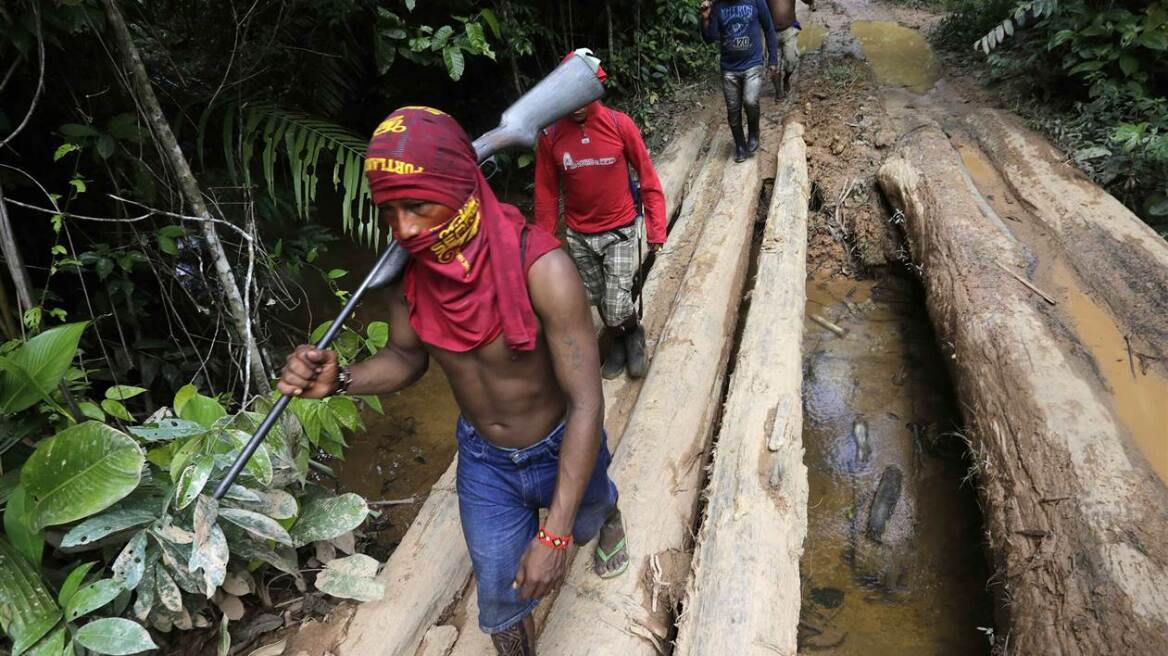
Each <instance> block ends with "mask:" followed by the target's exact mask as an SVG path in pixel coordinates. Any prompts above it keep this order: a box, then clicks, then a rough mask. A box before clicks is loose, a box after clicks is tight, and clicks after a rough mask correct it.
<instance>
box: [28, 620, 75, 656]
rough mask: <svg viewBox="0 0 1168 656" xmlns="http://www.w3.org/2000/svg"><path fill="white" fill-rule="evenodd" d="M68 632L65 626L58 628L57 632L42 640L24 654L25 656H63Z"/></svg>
mask: <svg viewBox="0 0 1168 656" xmlns="http://www.w3.org/2000/svg"><path fill="white" fill-rule="evenodd" d="M66 632H67V629H66V628H65V626H64V625H61V626H58V627H57V630H55V631H53V632H52V633H50V634H49V635H47V636H45V637H44V638H41V641H40V642H38V643H36V645H35V646H34V647H32V648H30V649H29V650H28V651H26V652H24V656H63V654H62V652H63V651H64V649H65V636H66V635H67V633H66Z"/></svg>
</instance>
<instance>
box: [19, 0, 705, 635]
mask: <svg viewBox="0 0 1168 656" xmlns="http://www.w3.org/2000/svg"><path fill="white" fill-rule="evenodd" d="M697 5H698V0H682V1H670V0H636V1H632V2H615V0H612V1H607V2H603V3H600V2H597V3H593V2H581V1H579V0H572V1H569V2H559V1H552V0H433V1H430V2H417V1H416V0H379V1H376V0H323V1H321V0H291V1H288V0H253V1H252V2H236V1H235V0H208V1H199V2H191V1H189V0H161V1H156V2H137V1H133V0H47V1H40V0H13V1H12V2H8V3H4V4H0V62H3V63H2V64H0V98H2V99H3V101H2V102H0V228H3V229H0V253H2V259H3V261H4V264H5V265H6V268H5V271H4V273H3V274H0V513H2V515H3V531H2V533H0V653H8V652H11V653H12V654H14V655H16V654H36V655H46V654H52V655H53V656H58V655H65V654H87V653H97V654H122V653H138V652H140V651H143V650H147V649H151V648H154V647H155V646H156V645H162V646H165V644H166V643H167V641H173V640H175V638H173V637H172V636H174V635H175V633H176V632H181V631H183V630H187V629H192V628H198V627H204V628H208V629H211V628H214V629H215V630H216V631H217V632H218V640H217V645H216V649H217V650H218V651H219V653H226V652H227V650H228V649H229V648H230V642H231V631H229V630H228V623H229V619H228V618H230V617H238V612H239V611H242V608H243V606H244V604H243V603H242V602H241V600H247V605H248V606H249V607H254V606H270V605H271V604H272V600H271V598H270V593H271V591H272V590H273V589H275V588H283V589H286V590H291V591H292V593H295V592H296V591H297V590H299V591H304V590H306V589H313V588H314V589H316V590H318V591H320V592H323V593H326V594H329V595H332V596H336V597H345V598H353V599H371V598H376V597H378V596H380V595H381V594H382V593H383V590H381V589H380V586H379V584H377V583H376V582H375V581H374V580H373V576H374V575H375V574H376V571H377V562H376V561H374V560H373V559H371V558H368V557H366V556H363V555H361V554H355V553H352V552H353V546H354V545H353V531H354V529H358V530H359V526H360V525H361V523H362V522H363V520H364V519H365V518H366V517H367V516H368V515H370V514H372V512H373V511H370V510H369V508H368V506H367V505H366V502H365V501H364V500H363V499H361V498H360V497H357V496H356V495H352V494H338V493H336V492H335V491H334V489H335V484H334V482H333V480H332V478H331V470H330V469H329V467H328V465H327V460H328V458H330V457H335V458H339V457H343V455H344V448H345V439H346V434H348V433H352V432H354V431H359V430H361V429H362V427H363V424H362V417H367V416H368V414H367V413H368V412H377V411H379V409H380V408H379V405H378V400H377V399H376V398H360V399H352V398H346V397H341V398H331V399H327V400H323V401H307V400H302V399H297V400H296V401H294V402H293V403H292V405H291V413H289V414H290V416H289V417H288V420H287V421H286V422H285V423H284V425H283V426H282V428H281V429H280V430H278V431H276V432H275V433H274V434H273V435H271V436H270V437H269V439H268V442H266V443H265V445H264V446H263V447H262V448H261V450H260V451H258V452H257V456H256V457H255V458H254V459H253V461H252V462H251V464H250V465H249V466H248V468H247V469H246V470H245V473H244V475H243V477H242V479H241V480H240V481H239V482H238V483H237V484H236V485H235V486H234V487H233V488H232V489H231V492H229V493H228V495H227V497H226V498H224V499H223V500H222V501H221V502H215V501H214V500H213V499H212V498H211V496H210V490H212V489H213V488H214V487H215V485H216V484H217V482H218V481H219V480H221V479H222V476H223V475H224V472H225V470H226V468H227V466H228V465H229V464H230V463H231V461H232V460H233V459H234V456H235V455H236V454H237V453H238V451H239V449H240V446H241V444H242V441H243V440H244V439H245V438H246V437H247V435H249V434H250V432H251V430H252V429H253V428H254V426H255V424H256V422H257V420H258V419H259V418H260V416H261V415H262V413H263V412H264V411H265V410H266V408H267V407H269V404H270V403H271V402H272V400H273V398H272V396H271V395H269V394H266V393H262V391H261V390H262V389H264V386H262V385H256V384H255V378H254V377H252V378H249V377H248V373H247V372H248V371H249V367H248V366H247V358H248V357H250V351H249V350H248V349H247V348H246V345H245V343H244V337H245V336H246V337H248V338H250V339H253V340H254V341H255V342H256V343H257V344H258V346H259V352H260V354H261V357H262V359H263V363H262V364H263V367H264V369H265V370H266V372H268V373H269V374H270V373H272V372H274V371H275V370H276V367H277V366H278V363H279V362H280V359H281V358H282V357H283V354H284V353H285V352H287V350H288V349H289V347H290V346H291V345H293V344H296V343H300V342H303V341H305V338H306V334H307V336H308V337H309V338H310V339H315V338H316V337H318V336H319V335H320V334H321V333H322V332H323V331H324V330H325V329H326V328H327V324H325V325H317V324H319V319H318V318H314V315H316V316H319V315H320V314H325V315H329V314H332V313H333V312H335V310H336V308H337V305H336V304H337V302H338V301H343V300H345V298H346V297H347V292H346V290H345V287H348V286H349V285H355V284H356V282H355V281H353V280H352V277H351V276H350V275H349V271H348V270H349V269H350V268H360V266H361V261H362V259H366V260H368V259H370V258H371V256H372V253H373V250H374V249H375V248H376V247H379V246H380V245H382V244H384V243H385V241H386V238H387V235H386V234H385V231H384V230H382V229H381V228H380V227H379V226H378V223H377V221H376V217H375V215H374V212H373V208H371V207H370V204H369V202H368V201H369V195H368V189H367V187H366V186H365V182H364V176H363V175H362V171H361V166H362V157H363V154H364V147H365V143H366V140H367V137H368V135H369V133H370V131H371V130H372V128H373V126H375V125H376V124H377V123H378V122H379V121H380V120H381V119H382V118H383V117H384V115H385V114H386V113H387V112H388V111H390V110H391V109H392V108H394V107H397V106H400V105H404V104H429V105H434V106H438V107H440V108H442V109H444V110H446V111H448V112H450V113H451V114H453V115H454V116H455V117H456V118H458V119H459V120H460V122H461V123H462V124H463V126H464V127H465V128H466V129H467V131H468V132H469V133H470V134H471V135H476V134H479V133H481V132H483V131H485V130H486V129H488V128H490V127H493V125H494V123H495V122H496V121H497V120H498V116H499V114H500V112H501V110H502V109H503V108H505V107H506V106H507V105H508V104H510V103H511V102H512V101H514V100H515V99H516V98H517V97H518V96H519V95H520V94H522V92H523V91H525V90H526V89H527V88H529V87H530V86H531V85H533V84H534V83H535V82H536V81H538V80H539V79H540V78H542V77H543V76H544V75H545V74H546V73H548V72H549V71H550V70H551V69H552V68H553V67H554V66H555V65H556V64H558V62H559V60H560V59H561V58H562V57H563V55H564V54H565V53H567V52H568V51H570V50H572V49H574V48H577V47H590V48H592V49H593V50H594V51H595V52H596V53H597V54H598V55H599V56H601V57H602V59H603V60H604V66H605V68H606V70H607V71H608V73H609V76H610V82H609V86H608V102H610V103H612V104H615V105H617V106H619V107H621V108H622V109H624V110H625V111H628V112H630V113H631V114H633V115H634V117H635V118H636V119H637V120H638V121H639V122H640V123H641V125H642V127H643V129H644V131H645V132H646V133H651V132H652V130H653V128H654V125H655V123H656V120H657V118H656V115H655V111H656V109H655V104H656V102H657V100H658V99H659V98H661V97H663V96H665V95H666V94H668V93H669V92H670V91H671V90H673V89H675V88H677V87H678V86H679V85H680V84H681V83H682V80H684V79H686V78H687V77H692V76H693V75H694V74H695V73H698V72H700V71H703V70H706V69H708V68H710V67H712V65H713V62H714V56H715V53H714V52H713V51H712V50H711V48H710V47H708V46H705V45H704V44H702V43H701V40H700V38H698V34H697V22H696V21H697V14H696V7H697ZM111 7H116V8H117V10H118V13H119V14H120V15H121V16H124V20H125V23H126V25H127V27H128V30H129V36H130V40H131V41H132V43H133V45H134V47H135V48H136V49H137V52H138V54H139V56H140V60H141V67H142V68H143V69H144V70H145V71H146V73H147V74H148V76H149V82H150V86H151V87H152V89H153V92H154V95H155V96H157V98H158V99H159V104H160V105H161V109H162V114H163V116H162V117H161V121H162V122H164V123H165V124H167V125H168V126H169V128H170V130H171V131H172V132H173V133H174V135H175V137H176V139H177V141H178V144H179V147H180V149H181V150H182V153H183V155H184V156H185V159H186V160H187V161H188V162H189V163H190V167H191V170H192V172H193V175H194V178H195V182H196V183H197V185H198V188H199V190H200V191H201V195H202V199H203V201H204V202H205V204H206V205H207V206H208V208H209V211H210V217H211V221H212V222H213V223H214V226H215V228H216V230H217V231H218V234H219V239H220V241H221V245H220V246H218V247H215V246H214V245H213V244H211V243H210V241H209V240H208V237H207V235H206V232H205V231H204V230H202V228H204V227H205V225H206V219H204V218H201V217H198V216H193V213H194V210H192V208H191V206H190V203H189V198H188V197H184V193H183V190H182V185H181V184H180V182H181V180H180V172H179V170H177V169H176V166H175V160H174V154H173V153H171V152H167V151H166V149H164V148H163V147H162V146H160V145H159V144H160V143H161V142H162V139H161V138H160V136H159V135H158V134H156V133H155V132H154V128H155V127H156V126H157V118H152V117H150V116H149V115H148V113H147V112H146V109H145V103H144V100H143V98H142V97H139V96H138V95H137V92H136V91H135V88H134V86H133V85H132V84H131V79H132V77H133V76H132V73H133V71H132V70H130V68H131V67H130V66H129V65H128V64H127V63H126V57H125V53H124V52H121V51H119V42H118V39H117V33H115V31H114V30H115V26H116V25H117V21H114V20H111V18H110V17H111V15H112V14H111V13H110V8H111ZM499 159H500V163H501V164H502V168H501V170H500V172H499V173H498V174H497V175H499V176H501V178H500V180H499V181H500V182H502V183H503V184H502V185H501V186H503V187H504V188H509V187H511V186H512V185H511V182H512V181H513V180H520V181H522V182H520V185H525V184H527V178H529V177H530V171H529V170H527V171H524V170H523V169H524V168H525V167H527V166H529V164H530V161H531V155H530V153H512V154H508V155H506V156H502V157H500V158H499ZM522 188H523V187H522V186H519V189H522ZM223 268H226V270H227V277H226V278H225V277H224V276H222V275H221V274H222V269H223ZM232 279H233V280H234V281H235V283H236V286H237V288H238V289H239V290H240V291H241V293H242V298H243V302H244V305H243V307H242V308H233V307H231V305H230V304H229V303H225V302H224V298H225V296H226V295H225V288H224V280H232ZM239 312H242V315H237V314H233V313H239ZM240 316H242V317H243V319H244V322H243V323H244V324H245V325H246V326H248V331H249V332H248V334H247V335H241V334H240V333H239V332H238V331H237V330H235V328H236V327H237V326H238V325H239V323H238V322H237V321H236V320H237V319H239V318H240ZM375 319H376V314H375V313H372V312H371V313H365V312H358V316H357V317H356V320H355V321H354V322H353V324H352V326H351V327H347V328H346V330H345V331H344V332H343V333H342V336H341V338H340V341H339V342H338V343H337V344H336V348H337V349H338V351H339V352H340V354H341V357H342V359H343V360H345V361H348V360H351V359H354V358H358V357H364V356H367V355H368V354H370V353H373V352H375V351H377V350H378V349H380V348H381V347H383V346H384V345H385V343H386V340H387V338H388V326H387V325H386V324H385V323H384V322H380V321H376V320H375ZM314 326H315V330H312V328H313V327H314ZM249 382H250V384H249ZM261 382H262V381H261ZM337 550H340V551H341V552H342V555H344V554H348V555H344V557H341V558H335V556H336V555H337V554H336V551H337ZM310 558H315V559H316V560H315V561H314V562H315V563H319V567H318V568H316V569H317V570H318V571H315V572H314V571H313V570H312V569H311V568H309V567H308V565H307V563H308V562H309V559H310ZM273 581H277V582H278V583H276V585H275V586H273Z"/></svg>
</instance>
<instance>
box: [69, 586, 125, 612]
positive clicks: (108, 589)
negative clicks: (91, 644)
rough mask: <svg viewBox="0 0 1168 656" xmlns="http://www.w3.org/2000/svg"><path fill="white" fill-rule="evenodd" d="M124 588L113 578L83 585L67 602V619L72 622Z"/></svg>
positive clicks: (105, 602) (101, 604) (103, 603)
mask: <svg viewBox="0 0 1168 656" xmlns="http://www.w3.org/2000/svg"><path fill="white" fill-rule="evenodd" d="M123 589H124V588H123V587H122V584H121V583H118V582H117V581H115V580H113V579H102V580H100V581H94V582H93V583H90V584H89V585H86V586H84V587H82V588H81V589H80V590H78V591H77V593H76V594H74V595H73V596H72V597H70V598H69V603H67V604H65V619H66V620H68V621H70V622H72V621H73V620H76V619H77V618H80V617H84V616H86V615H88V614H90V613H92V612H93V611H95V610H97V609H98V608H101V607H102V606H104V605H106V604H108V603H109V602H111V601H113V600H114V597H116V596H118V594H119V593H121V591H122V590H123Z"/></svg>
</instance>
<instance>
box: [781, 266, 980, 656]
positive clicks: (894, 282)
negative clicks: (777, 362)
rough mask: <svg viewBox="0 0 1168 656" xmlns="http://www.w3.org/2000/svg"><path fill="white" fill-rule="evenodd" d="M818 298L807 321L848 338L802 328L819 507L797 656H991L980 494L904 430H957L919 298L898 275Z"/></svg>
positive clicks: (941, 452) (808, 436) (951, 448)
mask: <svg viewBox="0 0 1168 656" xmlns="http://www.w3.org/2000/svg"><path fill="white" fill-rule="evenodd" d="M807 292H808V300H807V316H808V317H810V315H812V314H818V315H820V316H823V317H825V318H827V319H828V320H830V321H833V322H835V323H836V324H838V325H840V326H841V327H843V328H844V329H846V330H847V331H848V332H847V335H846V336H845V337H843V338H839V337H836V336H835V335H834V334H832V333H830V332H828V331H827V330H825V329H824V328H822V327H821V326H820V325H819V324H816V323H814V322H812V321H810V320H808V321H807V322H806V323H805V326H804V329H805V335H806V337H805V341H804V353H805V354H806V355H805V360H804V367H805V382H804V413H805V414H804V426H803V439H804V444H805V447H806V457H805V461H806V464H807V467H808V475H809V483H810V499H809V517H808V522H809V523H808V535H807V540H806V543H805V545H804V556H803V561H802V571H803V579H804V580H803V612H802V616H801V622H800V653H811V652H813V651H814V652H826V653H829V654H838V655H851V654H864V655H870V654H939V653H945V654H959V655H964V654H969V655H973V654H987V653H988V652H989V648H988V642H987V641H986V638H985V636H984V635H983V634H982V633H981V632H980V631H979V630H978V628H977V627H988V626H991V622H992V620H991V616H992V612H991V605H990V599H989V596H988V595H987V593H986V581H987V580H988V578H989V570H988V568H987V566H986V564H985V560H984V557H983V554H982V546H981V540H982V537H981V521H980V516H979V514H978V509H977V504H976V501H975V498H974V493H973V490H972V489H971V487H970V486H968V485H966V486H962V485H961V479H962V477H963V476H964V475H965V471H966V465H965V463H964V461H963V459H962V449H961V448H960V445H959V444H957V443H955V442H948V443H945V442H942V443H941V444H947V446H944V447H937V448H935V449H934V450H933V453H935V454H936V455H932V454H931V453H930V452H929V451H927V450H922V448H920V447H918V446H917V441H916V440H915V439H914V438H913V435H912V432H911V431H910V429H909V428H907V427H906V425H907V424H910V423H916V424H921V425H930V426H931V427H932V428H931V429H930V433H931V434H934V435H936V434H939V433H941V432H944V431H947V430H950V429H951V428H952V427H953V426H955V425H956V424H957V422H958V421H959V418H958V414H957V411H956V409H955V406H954V400H953V398H952V396H951V388H950V383H949V380H948V377H947V375H946V373H945V370H944V366H943V360H942V356H941V355H940V353H938V352H937V349H936V347H935V345H934V343H933V336H932V333H931V331H930V328H929V324H928V319H927V317H926V316H925V313H924V310H923V309H922V303H921V298H920V297H919V295H918V294H917V292H916V290H915V289H914V287H913V286H912V285H911V283H909V282H907V281H904V280H901V279H897V278H889V279H886V280H882V281H880V282H878V283H877V282H872V281H853V280H847V279H831V280H812V281H809V283H808V286H807ZM857 419H862V420H863V421H864V422H865V423H866V424H867V427H868V436H869V437H868V442H869V445H870V455H869V456H868V458H867V460H866V461H864V459H863V458H862V457H861V455H860V453H859V451H858V449H857V445H856V440H855V438H854V437H853V427H854V425H855V423H856V420H857ZM952 439H956V438H952ZM926 446H929V445H926ZM945 452H948V454H947V455H946V454H945ZM890 466H893V467H897V468H899V469H900V470H901V472H902V474H903V485H902V494H901V498H900V501H899V502H898V504H897V506H896V510H895V511H894V512H893V516H892V518H891V519H890V520H889V524H888V528H887V529H886V531H885V534H884V542H885V543H887V544H888V546H886V547H881V546H880V545H878V544H877V543H874V542H865V541H866V540H868V538H867V537H866V536H864V535H863V534H862V533H863V531H864V528H865V526H866V523H867V515H868V508H869V503H870V500H871V497H872V495H873V493H874V491H875V489H876V487H877V485H878V483H879V480H880V477H881V474H882V472H883V471H884V470H885V469H886V468H888V467H890ZM857 546H858V549H857ZM885 564H888V565H889V566H888V567H886V568H885V567H883V566H884V565H885ZM882 569H883V571H882ZM857 572H862V573H865V574H867V575H868V576H869V577H871V578H874V579H877V580H883V581H884V582H886V583H891V586H892V589H891V590H885V589H882V588H881V587H880V586H879V585H874V584H872V583H870V582H869V583H864V582H861V581H860V580H858V574H857Z"/></svg>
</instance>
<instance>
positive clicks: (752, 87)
mask: <svg viewBox="0 0 1168 656" xmlns="http://www.w3.org/2000/svg"><path fill="white" fill-rule="evenodd" d="M699 11H700V13H701V20H702V38H703V39H705V40H706V41H707V42H709V43H713V42H715V41H717V42H719V43H720V44H721V48H722V93H723V95H725V97H726V113H727V115H728V118H729V121H730V133H731V134H733V135H734V161H735V162H741V161H744V160H745V159H746V158H747V157H750V154H751V153H753V152H755V151H756V150H758V137H759V132H758V130H759V128H758V119H759V107H758V96H759V94H760V93H761V92H762V78H763V51H762V39H763V38H764V37H765V38H766V44H767V54H768V57H767V61H769V62H770V63H771V65H770V75H771V76H772V77H774V76H775V75H778V73H779V67H778V62H779V55H778V39H776V38H775V26H774V23H773V22H772V21H771V12H770V8H769V7H767V3H766V2H765V1H764V0H717V2H711V0H705V1H704V2H702V4H701V7H700V9H699ZM743 109H745V110H746V125H747V129H748V136H745V137H744V136H743V134H742V110H743Z"/></svg>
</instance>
